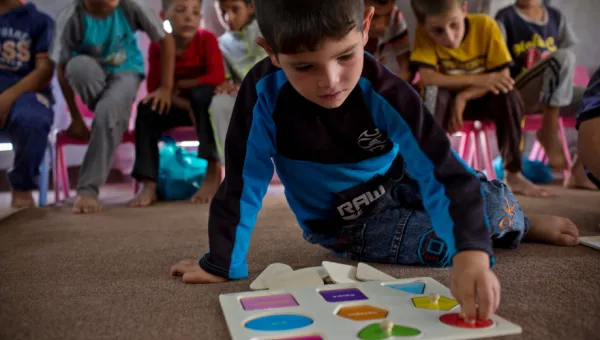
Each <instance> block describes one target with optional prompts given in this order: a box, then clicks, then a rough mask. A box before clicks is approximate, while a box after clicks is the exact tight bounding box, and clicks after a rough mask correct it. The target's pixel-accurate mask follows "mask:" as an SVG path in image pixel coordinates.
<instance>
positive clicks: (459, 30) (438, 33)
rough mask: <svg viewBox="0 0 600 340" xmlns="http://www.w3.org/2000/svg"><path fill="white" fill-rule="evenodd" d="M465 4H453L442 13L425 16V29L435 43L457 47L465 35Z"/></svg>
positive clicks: (447, 46)
mask: <svg viewBox="0 0 600 340" xmlns="http://www.w3.org/2000/svg"><path fill="white" fill-rule="evenodd" d="M466 16H467V9H466V6H462V7H461V6H458V5H457V6H455V7H454V8H452V9H451V10H448V11H446V13H444V14H439V15H431V16H428V17H427V18H425V25H424V26H425V30H426V31H427V33H428V34H429V36H430V37H431V39H433V41H435V43H436V44H438V45H442V46H444V47H446V48H452V49H454V48H457V47H458V46H460V44H461V43H462V40H463V38H464V36H465V18H466Z"/></svg>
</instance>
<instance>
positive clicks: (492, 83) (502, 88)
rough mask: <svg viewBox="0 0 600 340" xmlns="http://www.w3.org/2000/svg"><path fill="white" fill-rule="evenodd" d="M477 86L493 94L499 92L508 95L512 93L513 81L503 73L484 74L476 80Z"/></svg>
mask: <svg viewBox="0 0 600 340" xmlns="http://www.w3.org/2000/svg"><path fill="white" fill-rule="evenodd" d="M478 80H479V81H478V82H477V86H478V87H484V88H486V89H488V90H489V91H491V92H492V93H494V94H499V93H500V92H503V93H508V92H510V91H512V89H513V86H514V85H515V81H514V80H513V79H512V78H511V76H510V75H509V74H506V73H503V72H492V73H486V74H485V75H483V76H482V77H479V78H478Z"/></svg>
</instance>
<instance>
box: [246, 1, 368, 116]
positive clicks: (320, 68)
mask: <svg viewBox="0 0 600 340" xmlns="http://www.w3.org/2000/svg"><path fill="white" fill-rule="evenodd" d="M372 17H373V9H372V8H371V9H368V10H367V11H365V17H364V21H363V27H362V29H361V30H357V29H356V28H354V29H352V30H351V31H350V32H349V33H348V34H347V35H346V36H345V37H344V38H342V39H340V40H333V39H328V38H326V39H324V40H323V41H322V42H321V46H320V47H319V49H318V50H317V51H314V52H302V53H296V54H283V53H279V54H277V55H274V54H273V51H272V50H271V49H270V48H269V47H268V46H267V45H266V44H265V42H264V40H262V39H260V38H259V39H258V41H257V42H258V43H259V44H260V45H261V46H262V47H263V48H264V49H265V51H266V52H267V54H269V57H270V58H271V61H272V62H273V64H274V65H275V66H277V67H280V68H281V69H283V71H284V72H285V74H286V76H287V78H288V80H289V82H290V84H292V86H293V87H294V89H295V90H296V91H298V93H300V95H302V96H303V97H304V98H306V99H308V100H310V101H311V102H313V103H315V104H318V105H320V106H322V107H324V108H328V109H333V108H336V107H339V106H341V105H342V104H343V103H344V101H345V100H346V98H348V95H349V94H350V92H352V90H353V89H354V88H355V87H356V84H357V83H358V80H359V79H360V75H361V73H362V70H363V62H364V47H365V44H366V43H367V40H368V34H369V25H370V23H371V19H372Z"/></svg>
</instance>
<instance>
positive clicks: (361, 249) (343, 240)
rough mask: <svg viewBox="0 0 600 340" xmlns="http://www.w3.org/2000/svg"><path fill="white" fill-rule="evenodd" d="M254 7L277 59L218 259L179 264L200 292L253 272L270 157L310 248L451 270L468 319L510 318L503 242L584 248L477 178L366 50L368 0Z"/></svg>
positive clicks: (246, 142) (216, 221)
mask: <svg viewBox="0 0 600 340" xmlns="http://www.w3.org/2000/svg"><path fill="white" fill-rule="evenodd" d="M254 5H255V8H256V13H257V20H258V24H259V26H260V30H261V32H262V34H263V35H264V39H259V43H260V45H261V46H262V47H263V48H264V49H265V51H266V52H267V54H268V55H269V58H268V59H266V60H264V61H262V62H260V63H259V64H257V65H256V66H255V67H254V68H253V69H252V70H251V71H250V72H249V73H248V75H247V76H246V78H245V79H244V81H243V83H242V86H241V88H240V92H239V94H238V100H237V102H236V105H235V108H234V111H233V116H232V119H231V125H230V127H229V133H228V134H227V141H226V144H227V145H226V148H225V154H226V156H225V157H226V158H227V167H226V168H225V171H226V176H225V180H224V182H223V183H222V184H221V186H220V187H219V191H218V192H217V194H216V195H215V197H214V199H213V201H212V204H211V207H210V217H209V222H208V223H209V244H210V251H209V252H208V253H207V254H205V255H204V256H203V257H202V258H201V259H200V260H199V261H197V260H188V261H182V262H181V263H178V264H176V265H174V266H173V268H172V269H171V274H172V275H183V280H184V281H185V282H190V283H192V282H193V283H208V282H223V281H225V280H227V279H241V278H244V277H246V276H247V275H248V264H247V262H246V254H247V251H248V247H249V243H250V238H251V233H252V229H253V228H254V225H255V223H256V218H257V215H258V212H259V210H260V207H261V202H262V199H263V197H264V195H265V193H266V191H267V187H268V186H269V182H270V180H271V176H272V175H273V163H272V161H271V159H273V160H274V162H275V164H276V166H277V169H278V174H279V177H280V178H281V180H282V183H283V184H284V185H285V187H286V196H287V199H288V202H289V204H290V207H291V209H292V210H293V211H294V213H295V215H296V217H297V219H298V222H299V224H300V226H301V227H302V229H303V232H304V237H305V238H306V239H307V241H308V242H311V243H315V244H320V245H322V246H323V247H326V248H328V249H331V250H333V251H334V252H335V253H337V254H339V255H340V256H343V257H347V258H351V259H353V260H361V261H372V262H386V263H398V264H423V265H432V266H444V265H450V264H452V265H453V267H454V268H453V271H452V290H453V295H454V296H455V297H456V298H457V300H458V301H459V302H460V303H461V304H462V308H463V311H464V313H465V314H466V315H467V318H468V319H469V320H474V319H476V318H480V319H485V318H487V317H488V316H489V314H490V313H492V312H493V311H495V310H496V309H497V308H498V304H499V299H500V296H499V292H500V286H499V283H498V280H497V279H496V277H495V275H494V273H493V272H492V271H491V269H490V265H491V264H492V263H493V251H492V240H494V243H495V244H496V245H498V246H505V247H515V246H517V245H518V244H519V242H520V241H521V240H522V239H523V238H524V237H527V238H528V239H537V240H544V241H547V242H550V243H556V244H563V245H573V244H576V243H577V234H578V233H577V228H576V227H575V226H574V225H573V224H572V223H571V222H570V221H569V220H565V219H562V218H559V217H553V216H545V217H542V216H529V218H526V217H525V216H524V215H523V212H522V211H521V209H520V208H519V206H518V202H517V201H516V200H515V198H514V196H513V195H512V194H511V193H510V191H508V189H507V188H506V187H505V186H504V185H503V184H502V183H501V182H497V181H494V182H488V181H485V180H484V179H483V177H482V176H480V175H477V174H475V173H474V172H472V170H470V169H469V168H468V167H466V166H465V165H464V163H463V162H461V160H460V159H459V158H458V157H457V156H456V154H455V153H453V152H452V149H451V145H450V142H449V140H448V138H447V136H446V133H445V132H444V131H443V130H442V129H441V128H440V127H439V126H438V125H437V124H435V122H434V119H433V116H432V115H431V114H430V113H429V112H428V111H427V110H426V109H425V108H424V106H423V103H422V101H421V99H420V98H419V95H418V94H417V93H416V92H415V91H414V90H413V89H412V87H411V86H410V84H408V83H407V82H406V81H404V80H402V79H401V78H399V77H397V76H395V75H394V74H393V73H391V72H390V71H389V70H388V69H387V68H385V67H384V66H382V65H381V63H379V62H378V61H377V60H376V59H374V58H373V57H372V56H370V55H368V54H366V53H364V45H365V44H366V42H367V39H368V34H369V27H370V23H371V19H372V17H373V12H374V9H373V7H369V8H368V9H367V10H365V9H364V2H363V1H362V0H351V1H349V0H330V1H326V2H325V1H322V0H303V1H280V0H254ZM476 301H478V303H479V311H477V307H476Z"/></svg>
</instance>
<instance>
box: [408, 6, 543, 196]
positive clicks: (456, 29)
mask: <svg viewBox="0 0 600 340" xmlns="http://www.w3.org/2000/svg"><path fill="white" fill-rule="evenodd" d="M411 4H412V7H413V10H414V11H415V14H416V16H417V20H418V22H419V25H418V27H417V31H416V36H415V44H414V48H413V51H412V53H411V61H412V62H413V63H415V64H416V65H418V67H419V73H420V75H421V81H422V82H423V84H424V85H426V86H427V85H430V86H437V87H438V89H439V90H438V97H437V103H436V109H435V116H436V121H437V122H438V123H439V124H440V125H442V127H444V128H445V129H446V130H447V131H449V132H451V133H453V132H456V131H457V130H459V129H460V127H461V126H462V121H463V119H478V120H490V121H493V122H494V123H495V125H496V134H497V137H498V146H499V149H500V153H501V154H502V157H503V160H504V167H505V173H506V176H505V179H506V183H507V185H508V186H509V187H510V188H511V190H512V191H513V193H515V194H522V195H526V196H547V195H548V193H547V192H546V191H544V190H542V189H541V188H539V187H537V186H536V185H534V184H533V183H531V182H530V181H528V180H527V179H526V178H525V177H523V175H522V174H521V171H522V160H521V135H522V131H521V116H522V115H523V105H522V102H521V97H520V95H519V93H518V92H517V91H516V90H514V89H513V83H514V81H513V79H512V78H511V77H510V72H509V66H510V65H511V63H512V59H511V56H510V53H509V52H508V49H507V47H506V44H505V42H504V39H503V38H502V34H501V33H500V29H499V28H498V25H497V24H496V22H495V21H494V19H492V18H491V17H489V16H487V15H484V14H467V10H466V2H465V0H412V1H411Z"/></svg>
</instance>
